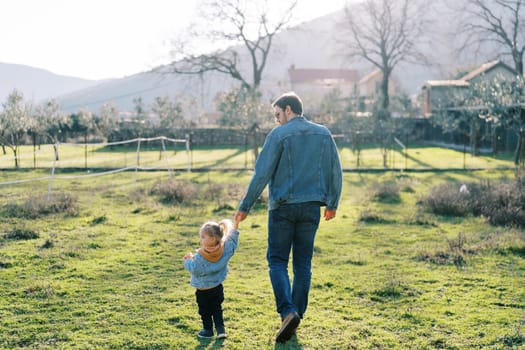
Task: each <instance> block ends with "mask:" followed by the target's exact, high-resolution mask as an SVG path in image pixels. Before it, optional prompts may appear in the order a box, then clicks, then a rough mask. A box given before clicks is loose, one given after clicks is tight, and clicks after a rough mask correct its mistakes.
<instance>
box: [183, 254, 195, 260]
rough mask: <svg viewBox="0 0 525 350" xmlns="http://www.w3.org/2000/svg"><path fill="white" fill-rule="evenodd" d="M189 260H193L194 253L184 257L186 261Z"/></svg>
mask: <svg viewBox="0 0 525 350" xmlns="http://www.w3.org/2000/svg"><path fill="white" fill-rule="evenodd" d="M188 259H193V254H192V253H189V252H188V253H186V255H184V260H188Z"/></svg>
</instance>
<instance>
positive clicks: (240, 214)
mask: <svg viewBox="0 0 525 350" xmlns="http://www.w3.org/2000/svg"><path fill="white" fill-rule="evenodd" d="M247 216H248V213H245V212H243V211H239V210H237V212H236V213H235V216H234V217H233V228H234V229H236V230H237V229H238V228H239V222H241V221H243V220H244V219H246V217H247Z"/></svg>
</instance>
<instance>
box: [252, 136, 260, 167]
mask: <svg viewBox="0 0 525 350" xmlns="http://www.w3.org/2000/svg"><path fill="white" fill-rule="evenodd" d="M252 137H253V140H252V141H253V143H252V147H253V156H254V158H255V160H257V158H259V147H258V145H257V130H254V131H253V133H252Z"/></svg>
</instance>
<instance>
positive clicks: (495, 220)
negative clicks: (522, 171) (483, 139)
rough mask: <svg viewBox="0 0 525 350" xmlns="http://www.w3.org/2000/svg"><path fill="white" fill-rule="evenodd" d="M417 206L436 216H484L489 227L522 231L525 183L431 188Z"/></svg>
mask: <svg viewBox="0 0 525 350" xmlns="http://www.w3.org/2000/svg"><path fill="white" fill-rule="evenodd" d="M420 204H421V205H423V206H424V207H425V208H426V209H427V210H429V211H430V212H432V213H434V214H438V215H449V216H466V215H474V216H483V217H485V218H487V220H488V221H489V222H490V223H491V224H492V225H498V226H513V227H525V183H524V181H522V180H515V181H505V180H502V181H499V182H495V183H492V184H491V183H490V182H487V183H485V184H477V183H469V184H459V183H451V184H443V185H439V186H436V187H433V188H432V189H431V190H430V192H429V193H428V194H427V195H426V196H425V197H424V198H422V199H421V201H420Z"/></svg>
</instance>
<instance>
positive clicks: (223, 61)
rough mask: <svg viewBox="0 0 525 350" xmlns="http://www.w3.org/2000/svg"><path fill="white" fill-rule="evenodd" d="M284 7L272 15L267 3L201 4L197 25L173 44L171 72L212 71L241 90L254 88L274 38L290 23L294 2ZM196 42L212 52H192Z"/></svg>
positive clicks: (230, 0) (217, 0)
mask: <svg viewBox="0 0 525 350" xmlns="http://www.w3.org/2000/svg"><path fill="white" fill-rule="evenodd" d="M285 4H286V5H283V4H281V5H280V6H279V7H278V10H279V11H275V12H277V13H276V14H275V15H274V13H275V12H273V13H272V12H270V6H269V5H268V1H267V0H265V1H249V0H205V1H203V4H202V6H201V7H200V9H201V14H200V16H199V22H198V23H194V24H192V25H191V26H190V28H189V29H188V31H187V32H186V33H187V34H186V36H185V37H184V38H178V39H176V40H175V41H174V43H173V44H174V48H173V53H174V58H175V61H176V62H175V63H174V64H173V65H172V66H171V67H170V68H171V72H174V73H183V74H202V73H205V72H211V71H215V72H219V73H223V74H226V75H229V76H230V77H232V78H233V79H235V80H237V81H239V82H240V84H241V87H242V88H247V89H248V90H252V89H257V88H258V87H259V86H260V84H261V81H262V78H263V72H264V68H265V67H266V63H267V59H268V55H269V53H270V50H271V48H272V44H273V39H274V36H275V35H276V34H277V33H278V32H279V31H280V30H282V29H283V28H284V27H285V26H286V25H287V24H288V23H289V22H290V21H291V18H292V11H293V9H294V8H295V6H296V5H297V0H292V1H288V3H285ZM274 10H276V9H274ZM196 42H197V43H201V44H202V43H208V45H207V46H206V47H208V48H209V47H210V45H212V46H213V45H215V46H216V50H215V51H213V52H207V53H198V52H192V43H196ZM226 47H227V48H226ZM225 48H226V49H225ZM201 50H202V49H201ZM246 54H247V59H246V60H245V57H246ZM247 62H248V63H249V64H246V63H247Z"/></svg>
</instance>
